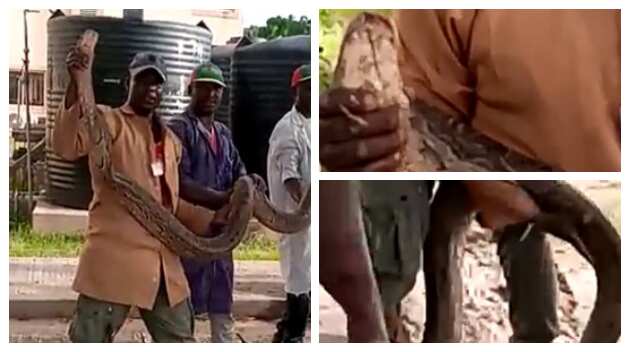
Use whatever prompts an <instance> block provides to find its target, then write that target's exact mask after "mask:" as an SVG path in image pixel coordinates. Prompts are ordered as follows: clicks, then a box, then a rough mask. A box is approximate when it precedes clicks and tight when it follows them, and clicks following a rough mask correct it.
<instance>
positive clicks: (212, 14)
mask: <svg viewBox="0 0 630 352" xmlns="http://www.w3.org/2000/svg"><path fill="white" fill-rule="evenodd" d="M8 11H9V12H10V14H9V16H8V18H9V21H10V22H9V125H10V126H11V128H19V127H22V126H24V124H25V121H26V120H25V118H24V116H25V109H24V106H23V104H24V103H25V89H24V87H25V85H24V84H23V83H24V79H23V72H22V71H23V70H22V68H23V59H24V46H25V45H24V43H25V39H24V14H23V10H21V9H9V10H8ZM52 11H54V9H50V10H49V9H39V10H38V12H34V13H29V14H28V15H27V16H28V17H27V23H28V46H29V75H30V78H29V82H30V84H29V86H30V87H29V93H30V94H29V95H30V102H31V122H32V123H33V124H35V125H38V126H42V128H43V126H44V123H45V117H46V88H47V87H46V82H47V79H46V62H47V55H46V53H47V46H48V38H47V27H46V23H47V21H48V18H50V16H51V14H52ZM61 11H62V12H63V13H64V14H66V15H67V16H69V15H83V16H109V17H119V18H122V17H135V18H142V19H144V20H147V21H170V22H180V23H186V24H191V25H196V24H197V23H199V22H200V21H203V22H204V23H205V24H206V25H207V26H208V27H209V28H210V30H211V31H212V34H213V44H224V43H225V42H227V41H228V40H229V39H230V38H232V37H235V36H240V35H241V34H242V32H243V19H242V14H241V11H240V10H235V9H226V10H195V9H193V10H177V9H169V10H159V9H146V10H139V9H125V10H123V9H105V10H103V9H81V10H79V9H61Z"/></svg>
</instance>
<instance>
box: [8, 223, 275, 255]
mask: <svg viewBox="0 0 630 352" xmlns="http://www.w3.org/2000/svg"><path fill="white" fill-rule="evenodd" d="M83 242H84V236H82V235H81V234H80V233H50V234H41V233H37V232H35V231H33V229H32V228H31V227H30V226H28V225H25V224H23V223H16V224H14V225H12V226H11V227H10V231H9V256H11V257H62V258H67V257H77V256H78V255H79V253H80V251H81V245H82V244H83ZM234 259H235V260H278V259H279V254H278V246H277V242H276V241H274V240H272V239H270V238H269V237H267V236H264V235H262V234H259V233H252V234H250V235H249V236H248V238H247V239H246V240H245V241H243V243H241V244H240V245H239V246H238V247H237V248H236V250H235V251H234Z"/></svg>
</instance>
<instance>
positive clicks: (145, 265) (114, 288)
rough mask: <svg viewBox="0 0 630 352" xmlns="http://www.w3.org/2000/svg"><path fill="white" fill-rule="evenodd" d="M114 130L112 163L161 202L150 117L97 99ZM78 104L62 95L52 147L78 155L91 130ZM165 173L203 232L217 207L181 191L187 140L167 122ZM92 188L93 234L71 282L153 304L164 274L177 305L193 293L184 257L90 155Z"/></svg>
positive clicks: (188, 221) (109, 296) (95, 294)
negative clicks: (135, 213)
mask: <svg viewBox="0 0 630 352" xmlns="http://www.w3.org/2000/svg"><path fill="white" fill-rule="evenodd" d="M98 113H99V114H101V115H102V117H103V119H104V121H105V122H106V124H107V127H108V129H109V132H110V134H111V136H112V138H113V143H112V148H111V160H112V167H113V168H114V170H116V171H118V172H120V173H122V174H124V175H126V176H127V177H129V178H131V179H133V180H134V181H135V182H137V183H138V184H139V185H140V186H141V187H142V188H144V189H145V190H146V191H148V192H149V193H150V194H151V195H153V197H154V198H155V199H156V200H158V202H160V203H161V200H162V193H161V188H160V180H159V178H158V177H155V176H153V173H152V170H151V160H152V155H153V154H152V153H153V151H154V148H155V143H154V141H153V135H152V132H151V123H150V120H149V119H148V118H146V117H141V116H138V115H136V114H135V113H134V112H133V110H132V109H131V108H130V107H129V106H123V107H120V108H116V109H112V108H110V107H107V106H99V107H98ZM80 115H81V114H80V109H79V107H78V104H75V105H74V106H72V107H70V108H68V109H66V108H65V103H63V102H62V104H61V108H60V110H59V111H58V113H57V116H56V118H55V128H54V130H53V134H52V147H53V150H54V151H55V152H56V153H58V154H59V155H60V156H62V157H64V158H66V159H68V160H75V159H77V158H79V157H82V156H85V155H87V154H88V152H89V150H88V145H89V142H88V131H87V125H86V123H85V122H84V119H82V118H81V116H80ZM163 135H164V136H165V137H164V166H165V170H164V171H165V178H166V183H167V184H168V190H169V192H170V199H171V202H172V204H171V207H170V209H172V211H173V212H174V213H175V214H176V216H177V217H178V218H179V219H180V220H181V221H182V222H183V223H184V224H185V225H186V226H187V227H189V228H190V230H192V231H193V232H195V233H204V232H205V230H206V229H207V226H208V225H209V223H210V221H211V218H212V213H211V212H210V211H207V210H205V209H203V208H200V207H196V206H193V205H191V204H188V203H186V202H184V201H183V200H181V199H179V179H178V162H179V159H180V157H181V145H180V143H179V140H178V139H177V137H176V136H175V135H174V134H173V133H172V132H171V131H170V130H169V129H167V128H163ZM89 166H90V172H91V174H92V189H93V190H94V196H93V198H92V202H91V203H90V206H89V210H88V213H89V217H88V224H89V225H88V231H87V240H86V242H85V244H84V246H83V248H82V250H81V256H80V260H79V267H78V269H77V273H76V276H75V279H74V283H73V289H74V290H76V291H77V292H79V293H82V294H84V295H87V296H89V297H92V298H95V299H99V300H104V301H108V302H113V303H120V304H126V305H132V306H137V307H140V308H145V309H151V308H152V307H153V303H154V301H155V298H156V295H157V292H158V289H159V285H160V275H161V273H160V270H162V272H163V274H164V281H165V283H166V290H167V294H168V299H169V303H170V305H171V306H173V305H175V304H177V303H179V302H181V301H182V300H184V299H186V298H187V297H188V296H189V290H188V284H187V281H186V277H185V275H184V271H183V268H182V265H181V263H180V258H179V257H178V256H177V255H175V254H174V253H173V252H172V251H171V250H169V249H168V248H166V247H164V246H163V245H162V243H161V242H160V241H158V240H157V239H155V238H154V237H152V236H151V235H150V234H149V233H148V232H147V231H146V230H145V229H144V228H143V227H142V226H141V225H140V224H139V223H138V222H137V221H136V220H135V219H134V218H133V217H132V216H131V214H129V212H127V210H126V209H125V208H124V207H123V205H122V204H121V203H120V199H119V198H118V196H117V194H116V193H115V192H114V190H113V189H112V188H111V187H110V186H109V185H108V184H106V183H105V181H104V180H103V178H102V176H101V175H100V172H99V170H98V169H97V168H96V167H95V165H94V164H93V163H92V162H91V161H90V163H89Z"/></svg>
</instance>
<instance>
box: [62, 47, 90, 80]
mask: <svg viewBox="0 0 630 352" xmlns="http://www.w3.org/2000/svg"><path fill="white" fill-rule="evenodd" d="M88 66H89V56H88V55H87V54H86V53H84V52H82V51H81V49H80V48H79V46H78V45H75V46H73V47H72V48H71V49H70V52H68V56H66V67H67V69H68V73H69V74H70V79H71V80H72V81H73V82H76V81H77V80H78V76H79V74H80V73H81V72H83V71H85V70H87V68H88Z"/></svg>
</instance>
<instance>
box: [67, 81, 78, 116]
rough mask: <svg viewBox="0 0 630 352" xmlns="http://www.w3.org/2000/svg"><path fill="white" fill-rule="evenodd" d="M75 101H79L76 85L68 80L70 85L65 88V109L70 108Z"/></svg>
mask: <svg viewBox="0 0 630 352" xmlns="http://www.w3.org/2000/svg"><path fill="white" fill-rule="evenodd" d="M77 100H79V94H78V92H77V84H76V83H75V82H74V80H70V83H68V87H66V99H65V108H66V109H68V108H70V107H71V106H73V105H74V104H75V103H76V102H77Z"/></svg>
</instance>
